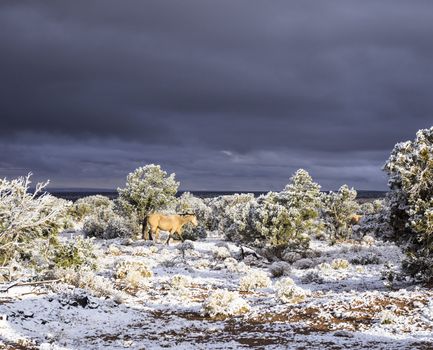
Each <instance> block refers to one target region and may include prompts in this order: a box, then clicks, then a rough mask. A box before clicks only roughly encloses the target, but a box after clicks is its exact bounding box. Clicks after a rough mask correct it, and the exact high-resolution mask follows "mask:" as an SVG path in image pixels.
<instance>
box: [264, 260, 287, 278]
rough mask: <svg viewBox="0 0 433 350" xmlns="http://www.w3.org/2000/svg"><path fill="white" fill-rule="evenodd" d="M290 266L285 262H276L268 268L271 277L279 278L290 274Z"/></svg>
mask: <svg viewBox="0 0 433 350" xmlns="http://www.w3.org/2000/svg"><path fill="white" fill-rule="evenodd" d="M290 270H291V268H290V264H288V263H286V262H285V261H276V262H274V263H273V264H272V265H271V266H270V267H269V272H270V273H271V275H272V277H281V276H284V275H288V274H289V273H290Z"/></svg>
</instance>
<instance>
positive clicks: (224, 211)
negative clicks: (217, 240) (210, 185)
mask: <svg viewBox="0 0 433 350" xmlns="http://www.w3.org/2000/svg"><path fill="white" fill-rule="evenodd" d="M252 201H254V195H253V194H252V193H241V194H238V193H236V194H233V195H225V196H219V197H215V198H210V199H209V200H207V201H206V202H205V203H206V204H207V205H208V207H209V208H210V209H211V213H212V215H211V217H210V220H209V228H210V229H211V230H216V229H218V230H219V231H221V232H222V233H225V230H226V229H227V227H229V226H230V225H231V224H232V222H233V221H234V220H235V218H238V217H239V215H238V210H239V209H240V208H242V207H243V206H246V205H248V203H250V202H252ZM235 207H236V209H235Z"/></svg>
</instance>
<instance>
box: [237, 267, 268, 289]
mask: <svg viewBox="0 0 433 350" xmlns="http://www.w3.org/2000/svg"><path fill="white" fill-rule="evenodd" d="M270 284H271V279H270V278H269V276H268V274H267V273H266V272H264V271H261V270H252V271H251V272H249V273H248V274H247V275H246V276H244V277H242V278H241V279H240V280H239V290H240V291H242V292H249V291H252V290H254V289H257V288H266V287H269V286H270Z"/></svg>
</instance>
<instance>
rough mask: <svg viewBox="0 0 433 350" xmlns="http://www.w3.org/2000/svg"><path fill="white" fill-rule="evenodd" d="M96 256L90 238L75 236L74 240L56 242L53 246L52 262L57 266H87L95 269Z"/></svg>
mask: <svg viewBox="0 0 433 350" xmlns="http://www.w3.org/2000/svg"><path fill="white" fill-rule="evenodd" d="M95 260H96V256H95V254H94V246H93V243H92V241H91V240H90V239H83V238H81V237H77V238H76V239H75V240H71V241H68V242H66V243H60V244H57V245H56V246H55V248H54V257H53V262H54V263H55V265H56V266H57V267H59V268H80V267H82V266H88V267H90V268H93V269H95V268H96V265H95Z"/></svg>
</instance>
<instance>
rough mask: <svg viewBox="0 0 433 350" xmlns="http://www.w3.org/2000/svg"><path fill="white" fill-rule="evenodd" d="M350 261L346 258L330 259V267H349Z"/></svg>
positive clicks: (343, 268)
mask: <svg viewBox="0 0 433 350" xmlns="http://www.w3.org/2000/svg"><path fill="white" fill-rule="evenodd" d="M349 266H350V263H349V262H348V261H347V260H346V259H334V260H332V261H331V267H332V268H333V269H334V270H345V269H347V268H349Z"/></svg>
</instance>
